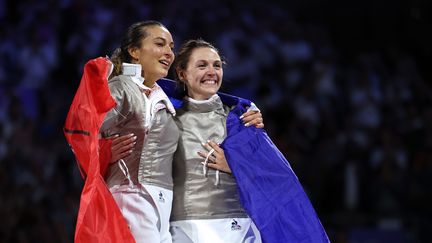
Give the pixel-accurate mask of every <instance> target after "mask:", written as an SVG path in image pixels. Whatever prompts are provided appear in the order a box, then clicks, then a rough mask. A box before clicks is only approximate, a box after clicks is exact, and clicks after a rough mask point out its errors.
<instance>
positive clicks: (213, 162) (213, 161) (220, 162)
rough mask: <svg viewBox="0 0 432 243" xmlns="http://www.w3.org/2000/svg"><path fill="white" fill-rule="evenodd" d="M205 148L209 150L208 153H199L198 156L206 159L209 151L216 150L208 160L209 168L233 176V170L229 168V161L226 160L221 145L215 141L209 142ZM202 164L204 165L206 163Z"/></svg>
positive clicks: (204, 145)
mask: <svg viewBox="0 0 432 243" xmlns="http://www.w3.org/2000/svg"><path fill="white" fill-rule="evenodd" d="M203 147H204V148H205V149H206V150H207V152H201V151H199V152H198V155H199V156H201V157H203V158H204V159H205V158H207V155H208V154H209V151H211V150H214V152H213V153H212V154H211V155H210V156H209V158H208V163H207V167H209V168H212V169H215V170H220V171H223V172H227V173H230V174H231V169H230V167H229V166H228V162H227V160H226V159H225V153H224V151H223V149H222V148H221V147H220V146H219V144H217V143H215V142H213V141H208V142H207V143H205V144H203ZM202 163H203V164H204V162H202Z"/></svg>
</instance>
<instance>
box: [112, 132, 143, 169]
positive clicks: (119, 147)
mask: <svg viewBox="0 0 432 243" xmlns="http://www.w3.org/2000/svg"><path fill="white" fill-rule="evenodd" d="M136 139H137V136H135V135H134V134H133V133H130V134H127V135H123V136H118V135H116V136H114V138H113V139H112V145H111V161H110V162H111V163H113V162H116V161H118V160H120V159H123V158H125V157H127V156H129V155H130V154H131V153H132V148H133V147H134V146H135V144H136Z"/></svg>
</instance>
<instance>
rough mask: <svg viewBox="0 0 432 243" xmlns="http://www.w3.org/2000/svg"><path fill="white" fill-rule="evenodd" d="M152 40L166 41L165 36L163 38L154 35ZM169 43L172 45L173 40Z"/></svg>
mask: <svg viewBox="0 0 432 243" xmlns="http://www.w3.org/2000/svg"><path fill="white" fill-rule="evenodd" d="M153 40H161V41H163V42H165V43H166V42H167V40H166V39H165V38H163V37H159V36H158V37H155V38H153ZM169 44H170V45H172V46H174V42H170V43H169Z"/></svg>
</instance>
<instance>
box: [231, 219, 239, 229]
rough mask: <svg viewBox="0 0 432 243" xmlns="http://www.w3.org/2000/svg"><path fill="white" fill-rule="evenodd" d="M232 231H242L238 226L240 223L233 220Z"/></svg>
mask: <svg viewBox="0 0 432 243" xmlns="http://www.w3.org/2000/svg"><path fill="white" fill-rule="evenodd" d="M231 230H232V231H234V230H241V226H240V225H239V224H238V222H237V221H236V220H235V219H233V220H232V222H231Z"/></svg>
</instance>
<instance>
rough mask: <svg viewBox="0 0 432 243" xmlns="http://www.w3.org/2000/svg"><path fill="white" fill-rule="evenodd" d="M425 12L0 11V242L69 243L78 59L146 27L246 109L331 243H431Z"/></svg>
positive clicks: (299, 7)
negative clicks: (247, 104) (146, 23)
mask: <svg viewBox="0 0 432 243" xmlns="http://www.w3.org/2000/svg"><path fill="white" fill-rule="evenodd" d="M430 10H431V4H430V1H427V0H424V1H423V0H413V1H402V0H393V1H389V0H381V1H372V0H363V1H341V0H334V1H320V0H303V1H300V0H285V1H280V2H272V1H254V0H249V1H245V0H238V1H223V0H220V1H213V0H201V1H194V0H184V1H172V2H171V1H166V0H158V1H154V2H151V1H139V0H123V1H101V0H95V1H85V0H79V1H73V0H60V1H54V0H47V1H34V0H23V1H5V0H0V57H1V58H0V191H1V192H0V196H1V198H0V220H1V221H2V222H1V223H0V242H73V233H74V227H75V221H76V215H77V209H78V207H79V197H80V193H81V188H82V185H83V181H82V179H81V177H80V175H79V172H78V170H77V166H76V162H75V160H74V157H73V154H72V152H71V150H70V149H69V147H68V145H67V143H66V140H65V138H64V136H63V133H62V126H63V124H64V121H65V117H66V114H67V111H68V109H69V106H70V104H71V101H72V98H73V95H74V93H75V91H76V88H77V86H78V83H79V80H80V77H81V74H82V68H83V65H84V63H85V62H86V61H87V60H89V59H92V58H95V57H98V56H105V55H110V54H111V53H112V51H113V50H114V49H115V48H116V47H117V45H118V44H119V42H120V36H121V34H122V32H123V31H124V29H125V28H126V27H127V26H129V25H130V24H131V23H133V22H137V21H142V20H148V19H154V20H158V21H161V22H162V23H164V24H165V25H166V26H167V27H168V28H169V29H170V31H171V32H172V34H173V37H174V39H175V41H176V43H175V44H176V46H177V47H178V46H180V44H181V43H182V42H183V41H184V40H186V39H189V38H198V37H202V38H204V39H206V40H208V41H210V42H212V43H214V44H215V45H216V46H217V47H219V49H220V51H221V52H222V54H223V55H224V56H225V58H226V60H227V63H228V65H227V66H226V67H225V70H224V71H225V76H224V87H223V91H225V92H228V93H232V94H236V95H239V96H242V97H245V98H249V99H252V100H254V101H255V103H256V104H257V105H258V106H259V107H260V108H261V110H262V113H263V116H264V119H265V125H266V130H267V132H268V134H269V135H270V137H271V138H272V139H273V140H274V141H275V143H276V144H277V145H278V147H279V148H280V150H281V151H282V152H283V153H284V154H285V155H286V157H287V158H288V159H289V161H290V162H291V165H292V167H293V169H294V170H295V172H296V173H297V175H298V177H299V179H300V181H301V182H302V184H303V185H304V187H305V190H306V191H307V193H308V195H309V196H310V199H311V201H312V203H313V205H314V207H315V209H316V211H317V213H318V215H319V217H320V218H321V221H322V223H323V225H324V227H325V228H326V230H327V232H328V235H329V237H330V238H331V240H332V242H337V243H345V242H346V243H361V242H393V243H394V242H431V240H430V236H429V235H430V232H431V230H432V217H431V213H432V207H431V205H432V179H431V178H432V126H431V124H432V106H431V104H432V103H431V99H432V93H431V78H432V75H431V71H430V68H431V65H430V58H431V56H432V55H431V53H432V48H431V43H432V36H431V29H432V26H431V22H432V21H431V11H430Z"/></svg>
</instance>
